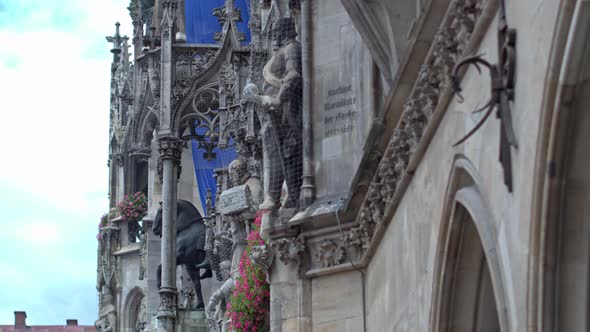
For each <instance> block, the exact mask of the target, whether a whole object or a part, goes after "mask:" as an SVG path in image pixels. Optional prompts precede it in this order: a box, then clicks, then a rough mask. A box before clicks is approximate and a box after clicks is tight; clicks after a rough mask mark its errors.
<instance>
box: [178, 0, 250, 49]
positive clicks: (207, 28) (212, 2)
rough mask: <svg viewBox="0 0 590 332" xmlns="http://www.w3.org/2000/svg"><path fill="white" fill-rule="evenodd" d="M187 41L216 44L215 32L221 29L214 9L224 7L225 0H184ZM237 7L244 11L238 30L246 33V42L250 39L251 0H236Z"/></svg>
mask: <svg viewBox="0 0 590 332" xmlns="http://www.w3.org/2000/svg"><path fill="white" fill-rule="evenodd" d="M184 1H185V3H184V6H185V7H184V11H185V20H186V21H185V23H186V41H187V43H191V44H215V43H216V41H215V39H214V38H213V36H214V34H215V32H220V31H221V26H220V25H219V21H218V20H217V17H215V16H213V9H215V8H217V7H222V6H223V5H224V3H225V0H184ZM235 7H236V8H239V9H240V12H241V13H242V22H240V23H238V30H239V31H240V32H243V33H245V34H246V42H249V41H250V30H248V20H249V18H250V0H235Z"/></svg>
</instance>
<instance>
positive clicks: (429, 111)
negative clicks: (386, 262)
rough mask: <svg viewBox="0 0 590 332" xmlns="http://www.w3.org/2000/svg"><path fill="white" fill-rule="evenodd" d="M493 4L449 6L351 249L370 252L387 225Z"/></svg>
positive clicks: (459, 2)
mask: <svg viewBox="0 0 590 332" xmlns="http://www.w3.org/2000/svg"><path fill="white" fill-rule="evenodd" d="M488 3H489V1H476V0H468V1H463V0H457V1H453V2H452V3H451V4H450V6H449V9H448V10H447V13H446V16H445V18H444V20H443V22H442V24H441V27H440V28H439V31H438V32H437V33H436V35H435V37H434V41H433V43H432V46H431V49H430V52H429V53H428V55H427V57H426V59H425V61H424V63H423V65H422V67H421V69H420V71H419V74H418V78H417V81H416V83H415V85H414V88H413V89H412V91H411V93H410V95H409V96H408V98H407V100H406V103H405V105H404V107H403V110H402V115H401V118H400V120H399V122H398V124H397V127H396V128H395V130H394V132H393V135H392V137H391V139H390V141H389V144H388V147H387V149H386V150H385V153H384V155H383V158H382V159H381V161H380V162H379V165H378V168H377V173H376V174H375V175H374V177H373V179H372V181H371V183H370V185H369V190H368V192H367V195H366V197H365V200H364V202H363V204H362V206H361V208H360V211H359V214H358V216H357V219H356V221H355V226H354V227H353V228H351V229H350V230H349V232H348V234H347V235H346V239H345V243H346V245H349V246H352V247H355V248H357V249H361V250H364V249H367V248H368V247H369V244H370V243H371V241H372V239H373V238H374V235H375V229H376V228H377V227H378V226H379V225H382V224H383V223H384V222H385V220H384V218H385V217H386V216H385V214H386V209H387V208H388V206H389V205H390V203H391V201H392V198H393V196H394V194H395V193H396V192H397V191H398V190H399V189H400V183H401V182H402V179H403V178H404V177H405V176H406V171H407V168H408V165H409V164H410V162H411V161H412V159H413V158H414V154H415V153H416V151H417V149H418V146H419V145H420V144H427V143H426V142H424V140H422V138H423V135H424V133H425V131H426V128H427V127H428V126H429V125H430V124H431V120H432V118H433V114H434V113H435V110H436V109H437V107H438V106H439V103H440V102H441V96H442V95H443V94H444V93H445V92H447V91H450V88H451V84H450V76H451V74H452V70H453V68H454V66H455V65H456V63H457V62H458V61H459V60H460V57H461V56H462V54H463V52H464V50H465V48H466V46H467V44H468V42H469V40H470V37H471V34H472V33H473V31H474V29H475V26H476V25H477V23H478V20H479V19H480V17H481V14H482V12H483V9H484V8H486V6H487V5H488ZM326 250H327V249H326ZM324 261H326V260H325V259H324ZM336 261H342V259H335V260H334V259H331V260H328V261H326V263H327V264H328V265H329V264H333V263H335V262H336Z"/></svg>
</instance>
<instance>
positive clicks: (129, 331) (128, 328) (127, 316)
mask: <svg viewBox="0 0 590 332" xmlns="http://www.w3.org/2000/svg"><path fill="white" fill-rule="evenodd" d="M144 298H145V293H144V292H143V290H142V289H141V288H140V287H137V286H136V287H133V288H132V289H131V290H130V291H129V293H127V297H126V298H125V302H124V304H123V311H122V320H121V322H122V324H123V331H124V332H135V331H136V329H135V327H136V323H137V320H138V319H139V318H140V317H138V315H139V314H140V310H141V302H142V301H143V299H144Z"/></svg>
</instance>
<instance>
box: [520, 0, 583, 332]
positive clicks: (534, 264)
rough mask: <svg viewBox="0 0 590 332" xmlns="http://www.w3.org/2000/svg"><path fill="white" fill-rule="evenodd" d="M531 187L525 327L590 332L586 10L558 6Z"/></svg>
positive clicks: (573, 4) (572, 4) (572, 3)
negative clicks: (534, 172)
mask: <svg viewBox="0 0 590 332" xmlns="http://www.w3.org/2000/svg"><path fill="white" fill-rule="evenodd" d="M556 22H557V23H556V26H555V30H554V36H553V40H552V45H551V49H552V52H551V57H550V62H549V69H548V72H547V77H548V79H547V80H546V84H545V91H544V100H543V107H542V109H541V111H540V112H541V114H540V117H541V121H540V122H541V125H540V130H539V134H538V142H537V151H536V152H537V158H536V165H535V170H536V174H535V175H536V176H535V183H534V187H533V191H534V198H533V211H532V215H533V217H532V221H533V222H532V223H531V243H530V248H531V255H530V258H529V275H530V283H529V289H528V291H529V299H528V300H529V307H530V311H529V319H528V323H529V326H530V327H531V330H535V331H587V330H588V329H590V320H589V318H588V317H590V221H589V216H590V213H589V212H587V205H588V204H587V201H588V197H590V173H589V172H588V168H589V167H590V160H589V159H588V157H587V156H588V149H587V145H588V143H587V142H588V140H589V139H590V135H589V134H588V133H590V114H589V113H588V107H590V100H589V98H588V96H589V95H590V83H589V82H590V80H589V79H590V74H589V72H590V60H589V59H590V4H588V3H587V2H585V1H581V0H567V1H564V3H563V4H562V5H561V6H560V11H559V13H558V18H557V21H556Z"/></svg>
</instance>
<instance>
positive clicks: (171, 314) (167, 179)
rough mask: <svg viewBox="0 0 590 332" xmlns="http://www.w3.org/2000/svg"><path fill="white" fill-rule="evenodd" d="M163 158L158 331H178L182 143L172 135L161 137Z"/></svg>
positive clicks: (161, 154)
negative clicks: (177, 207) (177, 266)
mask: <svg viewBox="0 0 590 332" xmlns="http://www.w3.org/2000/svg"><path fill="white" fill-rule="evenodd" d="M159 143H160V148H159V150H160V158H161V159H162V173H163V174H162V247H161V253H162V255H161V257H162V287H161V288H160V291H159V293H160V308H159V309H158V331H159V332H170V331H176V328H175V326H176V306H177V301H176V298H177V289H176V201H177V192H178V184H177V181H178V166H179V164H180V158H181V152H182V141H181V140H179V139H177V138H175V137H171V136H164V137H160V139H159Z"/></svg>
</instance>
